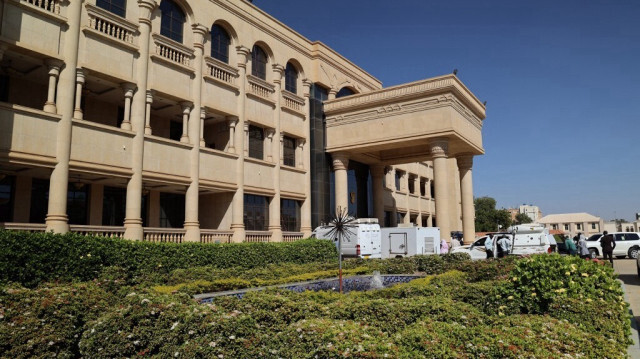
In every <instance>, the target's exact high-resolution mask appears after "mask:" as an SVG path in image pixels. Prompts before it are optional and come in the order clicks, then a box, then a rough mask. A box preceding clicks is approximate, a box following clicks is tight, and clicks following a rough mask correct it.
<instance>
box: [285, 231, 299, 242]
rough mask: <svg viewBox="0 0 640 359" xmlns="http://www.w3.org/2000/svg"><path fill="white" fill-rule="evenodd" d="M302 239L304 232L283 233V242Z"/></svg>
mask: <svg viewBox="0 0 640 359" xmlns="http://www.w3.org/2000/svg"><path fill="white" fill-rule="evenodd" d="M301 239H302V232H283V233H282V241H283V242H295V241H299V240H301Z"/></svg>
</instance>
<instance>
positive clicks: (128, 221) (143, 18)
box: [124, 0, 157, 240]
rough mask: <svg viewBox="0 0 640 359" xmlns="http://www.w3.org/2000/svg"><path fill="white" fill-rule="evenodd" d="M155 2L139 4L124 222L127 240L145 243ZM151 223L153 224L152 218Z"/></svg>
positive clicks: (140, 1) (151, 0)
mask: <svg viewBox="0 0 640 359" xmlns="http://www.w3.org/2000/svg"><path fill="white" fill-rule="evenodd" d="M156 5H157V4H156V2H155V1H153V0H138V7H139V12H138V15H139V16H140V17H139V19H138V23H139V27H138V31H139V33H140V35H139V37H138V39H139V42H138V45H139V47H140V49H139V53H140V56H139V57H138V59H137V60H136V85H137V86H138V91H136V92H135V93H134V94H133V100H132V103H131V129H132V130H133V131H134V132H135V136H134V137H133V141H132V146H131V170H132V172H133V174H132V175H131V178H130V179H129V183H128V184H127V209H126V215H125V220H124V228H125V231H124V237H125V238H127V239H134V240H142V239H143V238H144V232H143V229H142V217H141V211H142V165H143V158H144V135H145V123H146V119H147V116H148V114H149V112H150V111H148V110H149V109H148V108H147V90H148V89H147V81H148V77H149V43H150V33H151V20H150V19H151V12H152V11H153V9H155V7H156ZM149 223H152V218H150V221H149Z"/></svg>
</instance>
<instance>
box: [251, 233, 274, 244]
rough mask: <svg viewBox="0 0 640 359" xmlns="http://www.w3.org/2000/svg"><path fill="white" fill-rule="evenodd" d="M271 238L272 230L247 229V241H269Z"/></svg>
mask: <svg viewBox="0 0 640 359" xmlns="http://www.w3.org/2000/svg"><path fill="white" fill-rule="evenodd" d="M270 240H271V232H266V231H246V233H245V240H244V241H245V242H264V243H266V242H269V241H270Z"/></svg>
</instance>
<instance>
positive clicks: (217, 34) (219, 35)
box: [211, 25, 231, 64]
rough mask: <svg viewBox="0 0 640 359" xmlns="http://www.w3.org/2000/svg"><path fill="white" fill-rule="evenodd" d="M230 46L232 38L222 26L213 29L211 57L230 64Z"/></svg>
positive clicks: (214, 26) (215, 26)
mask: <svg viewBox="0 0 640 359" xmlns="http://www.w3.org/2000/svg"><path fill="white" fill-rule="evenodd" d="M229 44H231V37H230V36H229V34H228V33H227V32H226V31H225V30H224V29H223V28H222V26H220V25H213V27H212V28H211V57H213V58H214V59H218V60H220V61H222V62H224V63H227V64H228V63H229Z"/></svg>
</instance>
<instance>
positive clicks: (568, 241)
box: [564, 235, 577, 256]
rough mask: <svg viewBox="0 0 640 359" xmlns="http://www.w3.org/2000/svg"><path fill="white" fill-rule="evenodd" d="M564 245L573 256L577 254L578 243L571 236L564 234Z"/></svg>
mask: <svg viewBox="0 0 640 359" xmlns="http://www.w3.org/2000/svg"><path fill="white" fill-rule="evenodd" d="M564 247H565V248H566V250H567V252H568V253H569V255H571V256H575V255H576V252H577V248H576V244H575V242H574V241H573V239H571V238H569V236H567V235H565V236H564Z"/></svg>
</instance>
